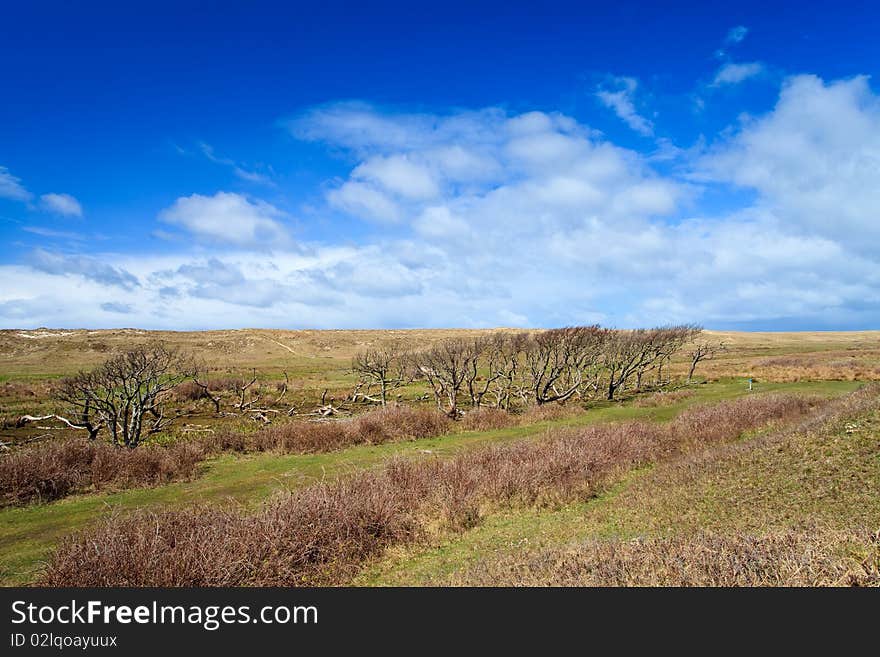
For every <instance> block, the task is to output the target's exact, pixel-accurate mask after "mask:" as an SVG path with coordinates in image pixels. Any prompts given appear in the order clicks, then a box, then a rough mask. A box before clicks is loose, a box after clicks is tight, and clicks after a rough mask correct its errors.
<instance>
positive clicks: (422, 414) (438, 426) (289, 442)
mask: <svg viewBox="0 0 880 657" xmlns="http://www.w3.org/2000/svg"><path fill="white" fill-rule="evenodd" d="M451 427H452V421H451V420H450V419H449V418H448V417H446V415H444V414H443V413H441V412H439V411H437V410H434V409H427V408H412V407H409V406H403V405H394V406H387V407H384V408H380V409H377V410H374V411H369V412H367V413H364V414H362V415H359V416H357V417H354V418H351V419H348V420H316V421H307V420H293V421H291V422H286V423H282V424H273V425H270V426H268V427H265V428H263V429H260V430H259V431H256V432H254V433H249V434H248V433H239V432H234V431H230V430H224V431H219V432H217V433H216V434H213V435H209V436H206V437H204V438H202V439H201V440H202V442H203V444H204V445H205V446H206V448H207V449H208V450H210V451H211V452H224V451H234V452H267V451H273V452H279V453H282V454H293V453H316V452H329V451H333V450H337V449H343V448H345V447H349V446H351V445H359V444H364V443H367V444H373V445H378V444H381V443H386V442H392V441H399V440H416V439H419V438H429V437H431V436H440V435H443V434H445V433H448V432H449V431H450V429H451Z"/></svg>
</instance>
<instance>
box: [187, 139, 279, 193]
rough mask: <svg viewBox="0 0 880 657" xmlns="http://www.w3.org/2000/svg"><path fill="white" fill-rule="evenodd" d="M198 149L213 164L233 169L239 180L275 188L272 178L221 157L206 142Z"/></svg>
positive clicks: (201, 143) (200, 144)
mask: <svg viewBox="0 0 880 657" xmlns="http://www.w3.org/2000/svg"><path fill="white" fill-rule="evenodd" d="M198 147H199V150H200V151H201V153H202V155H204V156H205V157H206V158H208V159H209V160H210V161H211V162H214V163H215V164H222V165H223V166H226V167H229V168H231V169H232V172H233V173H234V174H235V176H236V177H237V178H240V179H242V180H246V181H247V182H252V183H258V184H260V185H267V186H270V187H274V186H275V181H274V180H272V178H271V177H270V176H268V175H266V174H264V173H260V172H258V171H254V170H252V169H249V168H245V167H244V166H243V165H241V164H239V163H238V162H236V161H235V160H233V159H231V158H228V157H220V156H219V155H217V153H216V152H215V151H214V147H213V146H211V144H208V143H205V142H199V145H198ZM176 148H177V151H178V152H179V153H180V154H181V155H186V154H187V152H186V151H185V150H183V149H182V148H180V147H179V146H177V147H176Z"/></svg>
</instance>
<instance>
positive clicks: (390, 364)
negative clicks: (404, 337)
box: [351, 344, 408, 406]
mask: <svg viewBox="0 0 880 657" xmlns="http://www.w3.org/2000/svg"><path fill="white" fill-rule="evenodd" d="M351 369H352V371H353V372H354V373H356V374H357V375H358V382H357V385H356V386H355V389H354V392H353V393H352V395H351V399H352V401H358V400H359V399H365V400H367V401H371V402H375V403H379V404H382V406H385V405H386V404H387V403H388V393H389V392H390V391H391V390H395V389H397V388H400V387H401V386H403V385H405V384H406V382H407V379H408V377H407V363H406V352H405V351H403V350H402V349H401V348H400V346H399V345H397V344H390V345H386V346H383V347H379V348H377V349H368V350H366V351H361V352H359V353H358V354H356V355H355V357H354V358H353V359H352V363H351ZM374 386H376V387H378V389H379V396H378V397H374V396H372V388H373V387H374ZM362 389H364V390H363V391H362Z"/></svg>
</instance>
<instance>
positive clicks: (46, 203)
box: [40, 193, 83, 217]
mask: <svg viewBox="0 0 880 657" xmlns="http://www.w3.org/2000/svg"><path fill="white" fill-rule="evenodd" d="M40 206H41V207H42V208H43V210H45V211H46V212H52V213H54V214H60V215H62V216H65V217H82V215H83V210H82V206H81V205H80V203H79V201H77V200H76V199H75V198H74V197H73V196H71V195H70V194H55V193H51V194H43V195H42V196H41V197H40Z"/></svg>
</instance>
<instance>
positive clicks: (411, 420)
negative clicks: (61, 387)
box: [0, 406, 453, 506]
mask: <svg viewBox="0 0 880 657" xmlns="http://www.w3.org/2000/svg"><path fill="white" fill-rule="evenodd" d="M452 425H453V423H452V421H451V420H450V419H449V418H448V417H447V416H446V415H444V414H443V413H440V412H439V411H437V410H434V409H428V408H411V407H408V406H388V407H385V408H381V409H376V410H373V411H370V412H367V413H364V414H362V415H359V416H357V417H355V418H351V419H347V420H325V421H306V420H294V421H290V422H287V423H285V424H277V425H270V426H267V427H264V428H262V429H259V430H258V431H254V432H242V431H236V430H232V429H223V430H220V431H218V432H217V433H209V434H207V435H201V436H198V437H191V438H187V439H180V440H177V441H174V442H172V443H170V444H168V445H158V444H157V445H146V446H142V447H139V448H137V449H127V448H119V447H115V446H113V445H111V444H109V443H105V442H101V441H98V440H86V439H85V438H70V439H67V440H52V441H46V442H43V443H38V444H36V445H33V446H29V447H27V448H25V449H19V450H16V451H14V452H12V453H10V454H6V455H4V456H3V457H2V458H0V506H8V505H15V504H27V503H33V502H39V503H45V502H51V501H53V500H56V499H60V498H62V497H66V496H67V495H71V494H73V493H77V492H83V491H88V490H101V489H107V488H129V487H134V486H155V485H159V484H163V483H168V482H170V481H179V480H183V479H188V478H190V477H192V476H193V475H194V474H196V472H197V467H196V466H197V465H198V463H200V462H201V461H203V460H204V459H206V458H207V457H209V456H211V455H213V454H217V453H220V452H269V451H272V452H277V453H281V454H289V453H315V452H328V451H333V450H337V449H342V448H344V447H349V446H351V445H357V444H363V443H370V444H380V443H384V442H389V441H395V440H414V439H418V438H427V437H431V436H439V435H443V434H445V433H448V432H449V431H450V429H451V427H452Z"/></svg>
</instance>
